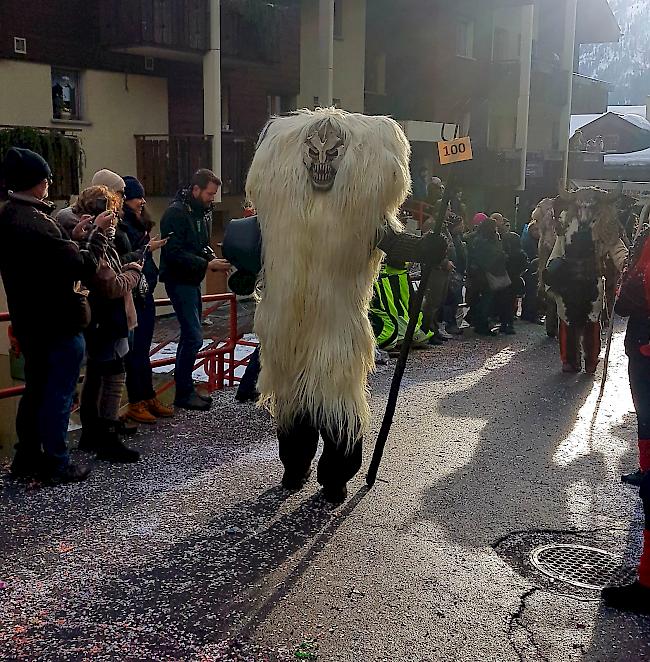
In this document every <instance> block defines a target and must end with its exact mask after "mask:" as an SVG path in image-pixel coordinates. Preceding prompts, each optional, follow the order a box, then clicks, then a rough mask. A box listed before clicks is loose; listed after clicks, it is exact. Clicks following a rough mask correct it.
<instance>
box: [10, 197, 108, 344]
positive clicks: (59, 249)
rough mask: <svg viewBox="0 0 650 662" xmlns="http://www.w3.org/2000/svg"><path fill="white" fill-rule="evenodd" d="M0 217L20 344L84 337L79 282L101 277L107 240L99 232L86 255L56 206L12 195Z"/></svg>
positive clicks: (35, 199) (15, 328)
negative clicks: (59, 221) (100, 265)
mask: <svg viewBox="0 0 650 662" xmlns="http://www.w3.org/2000/svg"><path fill="white" fill-rule="evenodd" d="M9 197H10V199H9V202H7V203H6V204H5V205H4V207H3V208H2V210H1V211H0V274H1V275H2V280H3V283H4V287H5V291H6V294H7V302H8V305H9V313H10V315H11V323H12V327H13V330H14V333H15V334H16V337H17V338H18V340H19V341H20V340H21V338H22V339H28V338H29V339H37V340H38V341H39V343H47V341H48V339H49V338H61V337H66V336H72V335H75V334H77V333H79V332H80V331H81V330H82V329H81V326H80V321H79V320H80V316H79V306H80V299H79V296H78V294H76V293H75V287H76V285H77V283H78V282H79V281H87V280H89V279H90V278H91V277H92V275H93V274H94V273H95V272H96V271H97V265H98V261H99V258H100V256H101V255H102V253H103V251H104V248H105V246H106V238H105V237H104V236H103V235H102V234H101V233H100V232H97V231H95V232H93V233H92V234H91V235H90V237H89V238H88V242H87V244H86V248H85V249H83V250H82V249H80V248H79V246H78V245H77V244H76V243H75V242H73V241H71V240H70V239H67V238H66V237H65V236H64V234H63V233H62V232H61V229H60V228H59V226H58V225H57V223H56V221H55V220H54V219H53V218H52V216H51V215H50V214H51V213H52V211H53V210H54V205H53V204H51V203H50V202H46V201H43V200H38V199H37V198H33V197H31V196H28V195H26V194H22V193H11V194H10V196H9Z"/></svg>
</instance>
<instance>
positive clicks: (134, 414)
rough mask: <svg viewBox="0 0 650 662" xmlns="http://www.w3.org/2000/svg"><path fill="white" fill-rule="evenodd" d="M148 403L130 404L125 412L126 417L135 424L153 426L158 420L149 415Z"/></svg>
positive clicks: (144, 401) (146, 401)
mask: <svg viewBox="0 0 650 662" xmlns="http://www.w3.org/2000/svg"><path fill="white" fill-rule="evenodd" d="M148 403H149V401H148V400H142V401H141V402H134V403H131V404H130V405H129V407H128V409H127V410H126V416H127V417H128V418H130V419H131V420H132V421H135V422H136V423H146V424H147V425H153V424H154V423H155V422H156V421H157V420H158V419H157V418H156V417H155V416H154V415H153V414H152V413H151V411H150V409H149V404H148Z"/></svg>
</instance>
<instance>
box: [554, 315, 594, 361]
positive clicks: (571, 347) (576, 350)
mask: <svg viewBox="0 0 650 662" xmlns="http://www.w3.org/2000/svg"><path fill="white" fill-rule="evenodd" d="M581 345H582V349H584V353H585V369H586V370H593V369H595V368H596V366H597V365H598V355H599V354H600V324H599V323H598V322H591V321H590V320H587V321H586V322H585V323H584V324H581V325H577V324H567V323H566V322H564V321H563V320H560V356H561V358H562V363H563V364H564V365H568V366H571V367H572V368H575V369H576V370H579V369H580V368H581V366H582V351H581Z"/></svg>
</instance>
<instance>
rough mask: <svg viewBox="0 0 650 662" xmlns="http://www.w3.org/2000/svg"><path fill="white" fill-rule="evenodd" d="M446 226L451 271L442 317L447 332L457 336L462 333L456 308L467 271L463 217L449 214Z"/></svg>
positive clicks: (461, 296) (460, 297)
mask: <svg viewBox="0 0 650 662" xmlns="http://www.w3.org/2000/svg"><path fill="white" fill-rule="evenodd" d="M447 228H448V230H449V234H450V236H451V240H452V242H453V256H454V257H453V259H452V262H453V265H454V268H453V271H452V272H451V274H450V279H449V291H448V294H447V301H446V303H445V305H444V306H443V318H444V322H445V329H446V331H447V333H450V334H452V335H455V336H458V335H461V334H462V333H463V331H462V329H461V328H460V327H459V326H458V308H459V306H460V304H461V303H462V302H463V285H464V282H465V272H466V271H467V246H466V245H465V242H464V241H463V219H462V218H461V217H460V216H457V215H456V214H453V213H452V214H451V215H450V216H449V217H448V219H447Z"/></svg>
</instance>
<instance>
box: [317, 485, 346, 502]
mask: <svg viewBox="0 0 650 662" xmlns="http://www.w3.org/2000/svg"><path fill="white" fill-rule="evenodd" d="M322 494H323V499H325V501H327V502H328V503H331V504H333V505H335V506H338V505H339V504H341V503H343V502H344V501H345V500H346V499H347V498H348V488H347V486H346V485H345V483H344V484H343V485H323V491H322Z"/></svg>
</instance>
